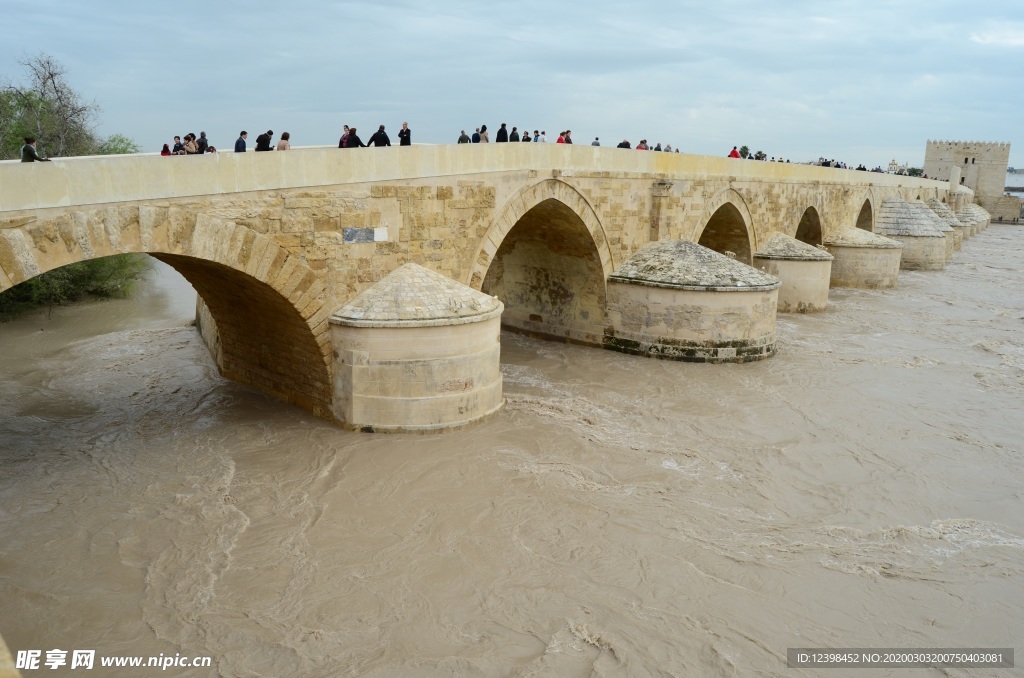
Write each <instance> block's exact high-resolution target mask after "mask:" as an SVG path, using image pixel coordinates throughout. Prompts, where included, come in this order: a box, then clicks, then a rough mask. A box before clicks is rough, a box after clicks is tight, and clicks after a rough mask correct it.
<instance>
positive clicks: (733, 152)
mask: <svg viewBox="0 0 1024 678" xmlns="http://www.w3.org/2000/svg"><path fill="white" fill-rule="evenodd" d="M729 157H730V158H738V157H740V152H739V151H737V150H736V147H735V146H733V147H732V150H731V151H729Z"/></svg>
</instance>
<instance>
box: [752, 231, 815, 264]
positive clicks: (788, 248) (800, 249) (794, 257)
mask: <svg viewBox="0 0 1024 678" xmlns="http://www.w3.org/2000/svg"><path fill="white" fill-rule="evenodd" d="M754 256H755V257H758V258H760V259H784V260H786V261H831V260H832V259H833V258H834V257H833V256H832V255H831V254H829V253H828V252H826V251H825V250H823V249H819V248H817V247H815V246H814V245H808V244H807V243H805V242H802V241H800V240H797V239H796V238H791V237H789V236H788V235H786V234H785V233H773V234H772V235H771V237H770V238H768V239H767V240H766V241H765V242H764V244H763V245H761V249H759V250H757V252H755V253H754Z"/></svg>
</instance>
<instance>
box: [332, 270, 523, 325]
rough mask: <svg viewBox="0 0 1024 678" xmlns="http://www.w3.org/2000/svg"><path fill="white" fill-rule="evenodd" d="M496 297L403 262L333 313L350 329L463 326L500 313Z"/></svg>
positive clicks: (501, 305) (334, 322)
mask: <svg viewBox="0 0 1024 678" xmlns="http://www.w3.org/2000/svg"><path fill="white" fill-rule="evenodd" d="M503 308H504V305H503V304H502V303H501V302H500V301H498V300H497V299H496V298H495V297H492V296H489V295H486V294H484V293H482V292H478V291H476V290H474V289H473V288H471V287H468V286H466V285H463V284H462V283H460V282H458V281H455V280H452V279H451V278H448V277H445V276H443V275H441V274H440V273H435V272H434V271H431V270H430V269H428V268H424V267H423V266H420V265H419V264H412V263H410V264H405V265H403V266H399V267H398V268H396V269H395V270H394V271H392V272H391V273H388V274H387V275H386V276H384V277H383V278H381V279H380V281H379V282H377V283H376V284H375V285H373V286H372V287H369V288H368V289H366V290H363V291H362V292H360V293H359V294H358V295H357V296H356V297H355V298H354V299H352V301H350V302H348V303H347V304H345V305H344V306H342V307H341V308H339V309H338V310H337V311H335V312H334V314H333V315H331V318H330V322H331V323H332V324H335V325H345V326H347V327H436V326H451V325H462V324H465V323H475V322H480V321H483V320H487V319H489V318H492V317H494V316H496V315H501V312H502V310H503Z"/></svg>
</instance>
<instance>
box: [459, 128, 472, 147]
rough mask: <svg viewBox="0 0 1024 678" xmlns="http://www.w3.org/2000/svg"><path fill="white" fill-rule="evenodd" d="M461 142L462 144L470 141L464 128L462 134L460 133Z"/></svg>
mask: <svg viewBox="0 0 1024 678" xmlns="http://www.w3.org/2000/svg"><path fill="white" fill-rule="evenodd" d="M459 143H460V144H468V143H470V139H469V135H468V134H466V130H462V134H460V135H459Z"/></svg>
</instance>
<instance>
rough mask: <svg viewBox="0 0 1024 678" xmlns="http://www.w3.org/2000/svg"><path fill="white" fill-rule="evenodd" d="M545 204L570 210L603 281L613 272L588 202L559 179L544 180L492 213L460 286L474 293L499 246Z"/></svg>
mask: <svg viewBox="0 0 1024 678" xmlns="http://www.w3.org/2000/svg"><path fill="white" fill-rule="evenodd" d="M546 200H557V201H558V202H560V203H562V204H563V205H565V206H566V207H568V208H569V209H571V210H572V211H573V212H574V213H575V214H576V215H577V216H578V217H579V218H580V219H581V220H582V221H583V224H584V225H585V226H586V229H587V231H588V232H589V233H590V237H591V238H592V239H593V241H594V247H595V248H596V250H597V253H598V256H599V258H600V261H601V270H602V274H603V276H604V278H605V280H607V279H608V276H609V275H611V274H612V272H613V271H614V270H615V262H614V259H613V257H612V253H611V249H610V248H609V246H608V237H607V234H606V233H605V231H604V226H603V225H602V224H601V220H600V218H599V217H598V215H597V211H596V210H595V209H594V207H593V205H591V204H590V201H589V200H587V198H586V196H584V195H583V194H582V193H580V192H579V190H577V189H576V188H575V187H573V186H571V185H569V184H567V183H566V182H564V181H561V180H559V179H545V180H543V181H540V182H538V183H535V184H531V185H529V186H526V187H524V188H522V189H521V190H520V191H519V192H517V193H516V194H515V195H513V196H512V197H511V198H509V199H508V200H507V201H506V202H505V205H504V206H503V207H502V208H501V209H500V210H499V211H498V212H496V214H495V216H494V219H492V220H491V224H490V226H489V227H488V229H487V233H486V234H485V235H484V237H483V239H482V240H481V242H480V245H479V247H477V250H476V253H475V256H474V257H473V261H472V263H471V266H470V267H469V272H468V274H467V276H466V279H465V281H464V282H466V284H467V285H469V286H470V287H472V288H474V289H477V290H478V289H480V288H481V286H482V285H483V282H484V278H485V277H486V275H487V269H488V268H489V267H490V265H491V262H492V261H493V260H494V257H495V255H496V254H497V252H498V249H499V248H500V247H501V243H502V242H504V240H505V236H507V235H508V233H509V231H511V230H512V229H513V228H514V227H515V225H516V224H517V223H518V222H519V220H520V219H521V218H522V217H523V216H524V215H525V214H526V213H527V212H529V211H530V210H531V209H533V208H534V207H536V206H537V205H539V204H540V203H542V202H544V201H546Z"/></svg>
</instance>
